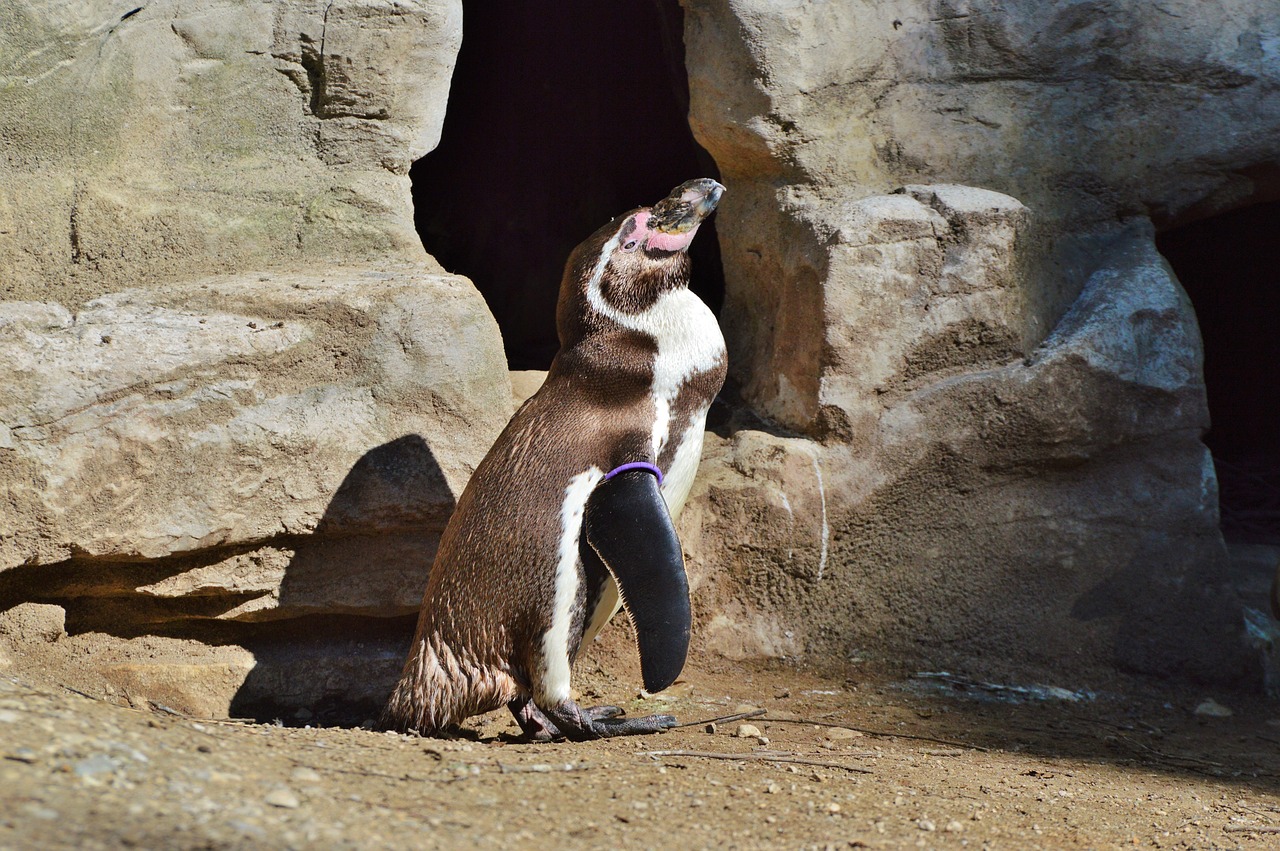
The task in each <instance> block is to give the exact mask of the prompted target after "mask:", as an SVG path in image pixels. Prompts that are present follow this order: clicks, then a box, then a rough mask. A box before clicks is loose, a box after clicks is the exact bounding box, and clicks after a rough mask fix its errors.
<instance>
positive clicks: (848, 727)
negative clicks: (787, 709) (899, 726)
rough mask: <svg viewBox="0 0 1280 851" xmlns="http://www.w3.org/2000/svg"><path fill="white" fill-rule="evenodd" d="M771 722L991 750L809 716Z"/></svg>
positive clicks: (772, 720) (967, 748) (931, 737)
mask: <svg viewBox="0 0 1280 851" xmlns="http://www.w3.org/2000/svg"><path fill="white" fill-rule="evenodd" d="M769 723H770V724H808V725H810V726H813V727H839V728H841V729H843V730H853V731H854V732H856V733H864V734H866V735H868V736H880V737H881V738H885V739H915V740H916V741H920V742H933V743H934V744H935V745H949V746H951V747H953V748H964V749H965V750H969V751H982V752H983V753H988V752H990V750H991V749H990V748H984V747H983V746H982V745H971V744H969V743H968V742H954V741H952V740H950V739H938V738H935V737H933V736H921V735H917V734H915V733H887V732H885V731H883V730H868V729H867V728H865V727H855V726H853V725H852V724H840V723H837V722H834V721H814V720H811V719H808V718H770V719H769Z"/></svg>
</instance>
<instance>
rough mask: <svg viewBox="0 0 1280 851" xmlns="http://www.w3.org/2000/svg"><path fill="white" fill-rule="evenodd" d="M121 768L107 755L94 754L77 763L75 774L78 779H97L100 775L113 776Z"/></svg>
mask: <svg viewBox="0 0 1280 851" xmlns="http://www.w3.org/2000/svg"><path fill="white" fill-rule="evenodd" d="M119 768H120V765H119V763H117V762H116V761H115V760H114V759H112V758H111V757H109V756H107V755H106V754H94V755H93V756H91V757H89V758H88V759H82V760H80V761H79V762H77V763H76V767H75V773H76V776H77V777H95V776H97V775H99V774H111V773H113V772H115V771H117V770H119Z"/></svg>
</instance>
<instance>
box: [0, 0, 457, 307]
mask: <svg viewBox="0 0 1280 851" xmlns="http://www.w3.org/2000/svg"><path fill="white" fill-rule="evenodd" d="M461 28H462V21H461V4H460V3H458V2H455V0H431V2H426V0H407V2H406V0H397V2H392V0H350V2H344V1H343V0H337V2H329V0H271V1H270V2H268V1H267V0H254V2H218V3H213V4H210V3H208V2H198V0H158V2H151V3H147V4H145V5H143V6H141V7H139V6H138V5H137V4H129V3H119V2H112V1H111V0H93V2H87V3H75V4H71V5H67V4H58V3H53V4H50V3H40V2H27V0H17V2H11V3H5V4H4V6H3V8H0V42H3V43H4V44H5V45H6V49H5V51H4V54H3V57H0V160H3V161H4V162H5V163H6V172H5V175H4V180H3V181H2V182H0V268H2V269H3V270H4V274H3V275H0V298H8V299H23V300H40V301H44V300H49V299H52V300H56V301H59V302H61V303H63V304H65V305H68V306H74V305H76V304H78V303H80V302H82V301H84V300H86V299H88V298H92V297H94V296H99V295H103V294H105V293H108V292H112V291H115V290H122V289H126V288H129V287H135V286H139V285H148V284H150V283H152V282H158V281H165V280H181V279H184V278H192V277H197V276H200V275H202V274H208V273H211V272H222V271H234V270H242V269H245V268H251V269H256V268H262V267H264V266H266V265H303V266H305V265H307V264H308V263H311V264H314V263H315V261H323V260H331V261H338V262H345V263H352V262H356V261H359V260H363V259H372V258H380V259H384V260H385V259H386V258H398V259H411V260H414V261H416V262H419V263H425V262H428V258H427V257H426V255H425V254H424V253H423V252H422V248H421V245H420V243H419V241H418V237H417V234H416V233H415V232H414V229H413V214H412V209H411V205H410V198H409V178H408V169H409V165H410V164H411V163H412V161H413V160H414V159H416V158H418V157H420V156H422V155H423V154H425V153H426V152H427V151H429V150H431V149H432V148H433V147H434V146H435V144H436V142H437V141H438V139H439V135H440V127H441V123H442V122H443V119H444V108H445V104H446V102H447V95H448V84H449V76H450V74H451V73H452V69H453V63H454V59H455V57H456V54H457V48H458V44H459V43H460V39H461V33H462V29H461Z"/></svg>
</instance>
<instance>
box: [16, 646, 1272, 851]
mask: <svg viewBox="0 0 1280 851" xmlns="http://www.w3.org/2000/svg"><path fill="white" fill-rule="evenodd" d="M595 655H596V658H589V659H587V660H585V661H584V662H583V663H582V664H581V665H580V666H579V671H578V675H577V682H578V684H579V687H580V688H581V689H582V700H583V702H584V703H587V704H593V703H601V702H609V703H619V704H621V705H623V706H624V707H625V708H626V709H627V711H628V712H629V713H633V714H637V713H647V712H652V711H655V710H657V711H666V712H672V713H674V714H676V715H677V716H678V717H679V718H680V720H681V721H682V722H689V725H688V726H684V727H681V728H679V729H677V730H674V731H671V732H668V733H664V734H660V735H654V736H645V737H635V738H624V739H613V740H609V741H601V742H593V743H587V744H571V743H556V744H549V745H534V744H522V743H520V742H518V741H517V740H516V739H515V738H514V737H515V734H516V733H517V728H516V727H515V724H514V722H512V721H511V719H510V717H509V715H506V714H504V713H494V714H492V715H489V716H486V717H484V718H482V719H475V720H476V721H477V723H476V724H475V725H473V727H472V728H471V730H470V731H469V732H468V734H467V735H466V736H465V737H461V738H456V739H452V740H438V739H424V738H418V737H414V736H402V735H398V734H390V733H380V732H373V731H370V730H366V729H360V728H351V727H346V728H342V727H328V728H325V727H319V728H311V727H283V726H278V725H276V724H260V723H251V722H239V721H226V720H223V721H211V720H197V719H192V718H185V717H180V716H178V715H175V714H173V713H172V711H165V710H164V709H161V708H156V707H149V708H142V709H139V708H131V707H127V706H120V705H116V703H114V702H112V701H111V700H108V699H98V698H96V697H95V696H86V695H83V694H80V693H77V692H74V691H72V690H70V689H69V688H68V687H66V686H62V685H59V684H58V682H56V681H54V680H53V679H51V678H50V676H49V675H48V673H47V672H45V673H42V672H40V671H33V670H26V669H23V668H22V667H21V666H20V665H19V666H17V667H14V668H11V669H10V670H9V671H7V672H4V673H3V674H0V848H4V849H9V848H14V849H26V848H33V849H34V848H40V849H47V848H77V849H81V848H84V849H89V848H120V847H138V848H362V849H363V848H471V847H477V848H484V847H505V848H512V847H514V848H525V847H530V848H531V847H535V846H538V847H563V848H599V847H624V848H648V847H668V848H717V849H719V848H885V849H891V848H993V849H1001V848H1008V849H1031V848H1046V849H1052V848H1119V847H1123V848H1187V849H1190V848H1195V849H1201V848H1246V849H1260V848H1277V847H1280V796H1278V794H1280V705H1278V704H1276V703H1267V702H1265V701H1263V700H1261V699H1253V698H1250V697H1246V696H1241V695H1231V694H1225V695H1224V694H1218V695H1212V697H1214V699H1215V700H1216V701H1217V703H1218V705H1220V706H1224V707H1226V708H1229V709H1230V710H1232V711H1233V714H1232V715H1231V716H1230V717H1215V716H1211V715H1204V714H1196V713H1195V709H1196V708H1197V707H1198V706H1201V704H1202V703H1203V701H1204V700H1205V699H1206V697H1209V695H1204V694H1199V693H1190V692H1187V691H1170V690H1167V688H1166V687H1164V686H1162V685H1161V684H1153V683H1151V682H1145V681H1137V680H1132V681H1127V680H1119V681H1116V682H1114V683H1109V684H1108V688H1107V689H1106V690H1104V691H1100V692H1099V693H1097V694H1096V695H1095V696H1093V697H1092V699H1084V700H1079V701H1072V700H1068V699H1066V695H1065V694H1063V695H1059V696H1058V697H1056V698H1055V697H1052V696H1050V697H1047V698H1046V699H1036V698H1034V697H1032V696H1029V695H1019V694H1018V693H1016V692H1000V691H991V690H988V689H985V688H983V687H981V686H979V685H976V684H972V683H966V682H964V681H958V680H948V679H939V678H920V677H915V676H911V675H905V676H904V675H901V674H899V675H896V676H893V675H889V674H886V673H884V672H875V671H871V670H868V669H866V667H865V666H852V667H848V668H843V669H840V670H838V671H835V672H832V671H827V672H818V671H813V670H800V669H796V668H792V667H788V666H786V665H782V664H762V663H756V664H740V663H734V662H729V661H726V660H694V661H693V662H692V663H691V664H690V666H689V667H688V668H687V670H686V672H685V676H684V678H683V679H682V680H681V681H679V682H677V683H676V685H675V686H673V687H672V689H670V690H669V692H668V693H664V694H663V695H660V696H655V697H644V696H641V695H638V694H637V693H636V692H634V691H628V690H627V688H626V687H625V685H623V684H624V683H626V682H631V681H635V677H634V674H635V672H634V671H632V670H631V667H632V664H631V662H630V661H629V659H628V658H626V657H625V654H621V653H620V652H618V651H617V648H615V649H614V650H613V651H609V650H606V651H602V652H597V653H596V654H595ZM1055 685H1070V684H1055ZM1209 708H1212V707H1209ZM760 710H763V714H758V715H755V716H754V717H750V718H746V719H741V720H728V721H720V722H718V723H717V724H716V725H715V726H714V730H713V731H712V729H711V728H709V727H708V725H707V724H706V723H705V719H710V718H715V717H720V716H728V715H734V714H738V713H747V712H759V711H760ZM744 724H746V725H751V726H753V727H754V728H755V730H756V731H758V733H759V735H758V736H757V735H756V734H755V733H753V731H752V730H750V729H743V730H741V731H740V729H739V728H740V727H741V725H744ZM739 732H741V733H742V735H738V734H739Z"/></svg>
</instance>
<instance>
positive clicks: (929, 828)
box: [916, 818, 938, 832]
mask: <svg viewBox="0 0 1280 851" xmlns="http://www.w3.org/2000/svg"><path fill="white" fill-rule="evenodd" d="M916 826H917V827H919V828H920V829H921V830H923V831H926V832H933V831H935V830H937V829H938V826H937V825H936V824H934V823H933V822H931V821H929V820H928V819H927V818H922V819H920V820H919V821H917V822H916Z"/></svg>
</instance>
